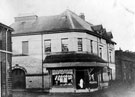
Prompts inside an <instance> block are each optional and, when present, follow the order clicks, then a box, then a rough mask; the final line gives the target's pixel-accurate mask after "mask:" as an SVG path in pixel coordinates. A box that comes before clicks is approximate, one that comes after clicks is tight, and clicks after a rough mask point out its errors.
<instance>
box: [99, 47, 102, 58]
mask: <svg viewBox="0 0 135 97" xmlns="http://www.w3.org/2000/svg"><path fill="white" fill-rule="evenodd" d="M99 56H100V57H101V58H102V48H101V47H100V48H99Z"/></svg>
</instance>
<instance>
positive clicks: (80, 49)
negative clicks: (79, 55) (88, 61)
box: [78, 38, 83, 51]
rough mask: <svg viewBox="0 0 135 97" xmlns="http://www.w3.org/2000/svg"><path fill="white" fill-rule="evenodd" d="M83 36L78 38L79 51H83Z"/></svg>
mask: <svg viewBox="0 0 135 97" xmlns="http://www.w3.org/2000/svg"><path fill="white" fill-rule="evenodd" d="M82 50H83V49H82V38H78V51H82Z"/></svg>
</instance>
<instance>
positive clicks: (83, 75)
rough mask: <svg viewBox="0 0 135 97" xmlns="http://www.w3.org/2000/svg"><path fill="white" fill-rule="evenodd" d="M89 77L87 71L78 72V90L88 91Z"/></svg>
mask: <svg viewBox="0 0 135 97" xmlns="http://www.w3.org/2000/svg"><path fill="white" fill-rule="evenodd" d="M87 81H88V75H87V72H86V70H76V88H77V89H86V84H87Z"/></svg>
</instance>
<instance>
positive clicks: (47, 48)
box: [44, 39, 51, 52]
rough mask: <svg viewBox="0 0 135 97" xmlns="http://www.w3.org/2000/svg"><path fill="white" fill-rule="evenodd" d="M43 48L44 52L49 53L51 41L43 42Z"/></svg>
mask: <svg viewBox="0 0 135 97" xmlns="http://www.w3.org/2000/svg"><path fill="white" fill-rule="evenodd" d="M44 46H45V52H51V40H50V39H49V40H45V41H44Z"/></svg>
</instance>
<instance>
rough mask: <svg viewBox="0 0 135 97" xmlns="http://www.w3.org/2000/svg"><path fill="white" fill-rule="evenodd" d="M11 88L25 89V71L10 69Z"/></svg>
mask: <svg viewBox="0 0 135 97" xmlns="http://www.w3.org/2000/svg"><path fill="white" fill-rule="evenodd" d="M12 85H13V89H25V87H26V83H25V72H24V70H22V69H14V70H13V71H12Z"/></svg>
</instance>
